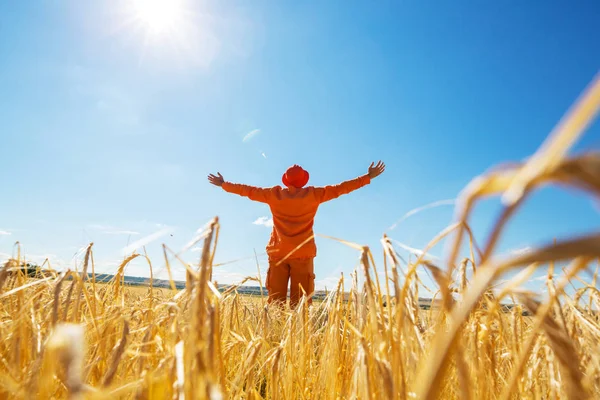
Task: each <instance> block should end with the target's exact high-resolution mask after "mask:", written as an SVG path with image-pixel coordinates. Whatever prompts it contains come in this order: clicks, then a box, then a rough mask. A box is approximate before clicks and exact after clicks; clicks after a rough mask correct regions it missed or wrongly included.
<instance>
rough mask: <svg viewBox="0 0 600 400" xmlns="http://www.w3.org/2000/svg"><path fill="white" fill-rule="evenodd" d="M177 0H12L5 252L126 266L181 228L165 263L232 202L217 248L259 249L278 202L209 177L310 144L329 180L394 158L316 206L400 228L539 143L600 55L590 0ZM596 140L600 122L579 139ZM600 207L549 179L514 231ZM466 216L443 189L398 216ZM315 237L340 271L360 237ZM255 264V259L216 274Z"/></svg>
mask: <svg viewBox="0 0 600 400" xmlns="http://www.w3.org/2000/svg"><path fill="white" fill-rule="evenodd" d="M172 3H173V4H176V5H177V4H178V7H181V9H179V10H177V9H175V10H168V9H167V10H158V12H154V13H153V10H148V9H144V8H143V6H139V5H136V4H138V3H136V1H133V0H131V1H125V0H120V1H92V0H90V1H74V0H72V1H58V0H55V1H50V0H46V1H18V2H15V1H12V2H2V4H0V132H1V133H0V135H1V138H2V141H1V143H2V168H1V169H0V182H2V187H3V191H2V196H0V231H2V232H1V233H2V234H1V235H0V252H1V253H4V254H5V255H6V254H10V253H11V252H12V245H13V243H14V242H15V241H16V240H19V241H20V242H21V243H22V245H23V248H24V250H25V252H26V254H27V255H28V256H29V257H30V258H31V259H33V260H38V261H39V260H41V259H42V258H44V257H46V256H47V257H50V259H51V261H53V263H54V265H55V266H56V267H58V266H60V265H62V266H69V265H71V266H73V265H74V264H73V260H72V258H73V255H74V254H75V252H76V251H77V249H79V248H81V247H82V246H85V245H86V243H88V242H89V241H93V242H94V243H95V245H94V249H95V256H96V264H97V267H98V269H99V270H102V271H105V272H114V271H115V270H116V264H115V263H116V262H118V260H119V259H120V258H122V256H123V254H122V249H123V248H124V247H125V245H126V244H127V243H128V242H133V241H136V240H139V239H142V238H144V237H145V236H147V235H150V234H152V233H154V232H157V231H160V230H162V229H165V228H170V229H171V231H170V233H168V234H166V235H164V236H162V237H161V238H160V239H158V240H157V241H154V242H152V243H150V244H149V245H148V246H147V248H148V251H149V253H150V255H151V256H152V257H153V259H154V266H155V268H156V270H160V269H161V267H162V265H163V263H162V258H161V256H160V254H161V253H160V243H162V242H165V243H167V244H168V245H169V246H170V247H171V248H173V249H180V248H181V247H182V246H183V245H184V244H185V243H186V242H187V241H188V240H189V239H190V238H191V237H193V235H194V232H195V231H196V229H198V228H199V227H201V226H202V225H204V224H205V223H206V222H207V221H208V220H209V219H210V218H211V217H213V216H214V215H218V216H219V217H220V218H221V222H222V232H221V236H220V246H219V250H218V254H217V261H221V262H222V261H227V260H234V259H238V258H245V257H249V256H252V255H253V251H254V249H257V252H258V253H263V248H264V246H265V244H266V242H267V240H268V235H269V229H268V228H267V227H265V226H261V225H255V224H253V222H254V221H256V220H257V219H259V218H260V217H263V216H265V217H266V216H268V209H267V208H266V207H265V206H262V205H260V204H257V203H251V202H249V201H246V200H245V199H242V198H237V197H234V196H232V195H228V194H226V193H224V192H221V191H219V190H218V189H216V188H214V187H211V186H209V185H208V184H207V182H206V179H205V177H206V175H207V174H208V173H210V172H216V171H220V172H221V173H223V175H224V176H225V178H226V179H228V180H230V181H234V182H241V183H248V184H255V185H269V186H272V185H276V184H278V183H279V180H280V177H281V174H282V172H283V171H284V170H285V168H286V167H287V166H289V165H291V164H294V163H299V164H301V165H303V166H304V167H305V168H306V169H308V170H309V171H310V172H311V177H312V184H316V185H323V184H328V183H337V182H339V181H341V180H345V179H349V178H353V177H355V176H358V175H360V174H363V173H364V172H366V169H367V167H368V165H369V163H370V162H371V161H374V160H378V159H383V160H384V161H385V162H386V163H387V164H388V170H387V172H386V174H385V175H383V176H382V177H381V178H379V179H378V180H376V181H374V182H373V184H372V185H371V186H369V187H367V188H365V189H363V190H361V191H359V192H356V193H354V194H351V195H349V196H347V197H344V198H341V199H338V200H337V201H335V202H332V203H329V204H327V205H324V206H323V207H322V208H321V210H320V213H319V215H318V216H317V222H316V231H317V233H322V234H326V235H331V236H336V237H340V238H344V239H347V240H349V241H353V242H357V243H361V244H368V245H371V246H372V247H373V249H374V251H375V252H376V253H377V254H380V252H381V250H380V249H381V248H380V246H379V243H378V241H379V239H380V238H381V235H382V234H383V233H384V232H385V231H386V229H387V228H388V227H390V226H391V225H392V224H393V223H394V222H395V221H397V220H398V219H399V218H400V217H401V216H402V215H404V214H405V213H406V212H408V211H409V210H411V209H413V208H415V207H418V206H421V205H424V204H427V203H430V202H434V201H438V200H445V199H452V198H455V197H456V196H457V194H458V193H459V191H460V190H461V189H462V188H463V187H464V186H465V185H466V184H467V183H468V182H469V180H470V179H471V178H473V177H474V176H476V175H477V174H480V173H482V172H483V171H485V170H486V169H487V168H489V167H490V166H492V165H494V164H496V163H499V162H503V161H507V160H521V159H523V158H524V157H526V156H528V155H530V154H531V153H533V152H534V151H535V149H536V148H537V147H538V145H539V144H540V143H541V142H542V140H543V139H544V138H545V137H546V135H547V134H548V132H549V131H550V130H551V129H552V127H553V126H554V125H555V123H556V122H557V121H558V120H559V119H560V117H561V116H562V115H563V113H564V112H565V111H566V109H567V108H568V107H569V105H570V104H571V103H572V102H573V101H574V100H575V99H576V98H577V96H578V95H579V94H580V93H581V91H582V90H583V88H584V87H585V86H586V85H587V84H588V83H589V82H590V81H591V79H592V78H593V77H594V75H595V74H596V72H597V71H598V68H599V67H600V51H598V50H599V47H598V21H599V20H600V3H598V2H597V1H593V0H589V1H580V2H577V3H576V4H575V3H572V2H571V3H569V2H566V1H563V2H559V1H553V2H541V1H480V0H478V1H466V0H465V1H448V0H439V1H417V0H402V1H400V0H398V1H377V2H366V1H365V2H359V1H353V2H347V1H344V2H342V1H333V0H332V1H305V2H291V1H230V2H217V1H202V2H197V1H194V2H192V1H191V0H189V1H186V0H175V1H173V2H172ZM182 10H183V12H181V11H182ZM254 130H259V131H258V133H256V134H254V135H253V136H252V137H251V138H250V139H249V140H247V141H243V138H244V137H245V136H246V135H248V134H249V133H250V132H252V131H254ZM599 139H600V127H599V124H598V123H596V124H595V125H594V126H592V128H591V129H590V130H589V131H588V132H587V134H586V136H585V138H584V139H583V140H582V141H581V142H580V143H579V144H578V146H577V147H578V148H579V149H582V148H590V147H596V148H597V147H598V144H599ZM595 207H596V206H595V205H594V204H592V203H591V202H590V200H589V199H587V198H584V197H583V196H581V195H579V194H574V193H564V192H559V191H556V190H552V189H548V190H545V191H543V192H541V193H540V194H538V195H536V196H534V197H533V198H532V199H531V200H530V201H529V202H528V203H527V205H526V207H524V209H523V210H522V212H521V213H520V214H519V215H518V216H517V217H516V218H515V219H514V221H513V223H512V224H511V225H510V226H509V229H508V231H507V232H506V236H505V237H504V239H503V241H502V247H501V250H502V251H510V250H513V249H519V248H523V247H525V246H532V245H536V244H539V243H543V242H545V241H549V240H552V239H553V238H554V237H562V236H564V235H568V234H571V233H574V232H584V231H591V230H593V229H594V228H597V227H598V223H599V222H600V215H599V213H598V209H597V208H595ZM497 211H498V202H497V201H495V200H491V201H486V202H485V203H483V204H482V205H481V206H480V207H478V208H477V212H476V213H475V215H474V217H473V220H472V224H473V227H474V229H475V230H476V234H477V236H478V238H479V240H480V241H481V240H483V239H484V238H485V237H486V233H487V231H488V228H489V226H490V225H489V224H490V222H491V220H492V218H493V217H494V215H495V213H496V212H497ZM451 220H452V207H451V206H442V207H438V208H435V209H431V210H428V211H425V212H423V213H420V214H417V215H415V216H413V217H411V218H408V219H407V220H405V221H403V222H402V223H401V224H400V225H399V226H398V227H397V228H396V229H394V230H392V231H389V232H388V233H389V234H390V236H391V237H393V238H394V239H396V240H398V241H400V242H402V243H405V244H406V245H409V246H412V247H415V248H422V247H423V246H425V244H426V243H427V242H428V241H429V239H431V238H432V237H433V236H434V235H435V234H436V233H437V232H438V231H440V230H442V229H443V228H444V227H445V226H447V225H448V224H449V223H450V222H451ZM171 234H172V235H173V236H171ZM318 246H319V257H318V258H317V261H316V273H317V282H318V285H319V286H323V285H325V284H327V286H328V287H332V286H334V283H333V282H335V281H337V277H339V274H340V272H344V273H345V275H346V276H348V273H349V272H350V271H352V269H353V267H354V265H355V264H356V262H357V260H358V254H357V253H356V251H354V250H352V249H350V248H347V247H345V246H343V245H340V244H338V243H334V242H331V241H328V240H326V239H319V240H318ZM433 253H434V254H441V253H442V248H436V249H435V250H434V251H433ZM184 258H185V259H188V260H194V259H196V258H198V253H194V252H188V253H186V254H185V255H184ZM260 260H261V266H262V268H263V272H264V270H265V269H266V263H265V257H260ZM144 268H145V267H144V266H141V265H137V266H133V267H132V268H131V269H130V270H128V273H129V274H134V275H135V274H146V273H147V272H145V269H144ZM178 271H179V272H178V277H182V276H183V275H182V271H183V269H182V268H180V267H179V268H178ZM255 273H256V266H255V263H254V261H252V260H245V261H240V262H238V263H234V264H230V265H227V266H225V267H222V268H220V269H219V271H218V273H217V275H216V277H217V278H218V279H219V280H220V281H221V282H228V281H229V282H231V281H236V280H239V279H240V277H241V276H246V275H252V274H255ZM162 276H164V274H162Z"/></svg>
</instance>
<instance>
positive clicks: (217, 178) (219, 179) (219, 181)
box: [208, 172, 225, 187]
mask: <svg viewBox="0 0 600 400" xmlns="http://www.w3.org/2000/svg"><path fill="white" fill-rule="evenodd" d="M208 181H209V182H210V183H212V184H213V185H215V186H219V187H221V186H223V183H225V179H224V178H223V175H221V173H220V172H217V175H213V174H210V175H208Z"/></svg>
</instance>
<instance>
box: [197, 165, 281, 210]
mask: <svg viewBox="0 0 600 400" xmlns="http://www.w3.org/2000/svg"><path fill="white" fill-rule="evenodd" d="M208 181H209V182H210V183H211V184H213V185H215V186H219V187H220V188H222V189H223V190H225V191H226V192H229V193H233V194H237V195H239V196H243V197H247V198H249V199H250V200H252V201H258V202H261V203H268V202H269V200H270V199H271V198H272V196H273V191H272V189H265V188H258V187H254V186H248V185H240V184H237V183H231V182H226V181H225V178H223V175H221V174H220V173H219V172H217V175H213V174H210V175H208Z"/></svg>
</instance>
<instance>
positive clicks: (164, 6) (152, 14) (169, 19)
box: [133, 0, 184, 34]
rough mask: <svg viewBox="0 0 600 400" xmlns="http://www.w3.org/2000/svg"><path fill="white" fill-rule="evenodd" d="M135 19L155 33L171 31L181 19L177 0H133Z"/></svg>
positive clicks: (181, 13) (179, 4) (181, 8)
mask: <svg viewBox="0 0 600 400" xmlns="http://www.w3.org/2000/svg"><path fill="white" fill-rule="evenodd" d="M133 6H134V9H135V15H136V19H138V20H139V21H140V22H141V23H142V24H143V25H144V26H145V27H146V29H148V30H149V31H150V32H152V33H155V34H160V33H165V32H168V31H172V30H173V29H175V28H176V27H177V25H178V24H179V23H180V22H181V21H182V20H183V12H184V9H183V4H182V3H181V1H179V0H133Z"/></svg>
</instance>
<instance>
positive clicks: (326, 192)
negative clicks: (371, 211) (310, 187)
mask: <svg viewBox="0 0 600 400" xmlns="http://www.w3.org/2000/svg"><path fill="white" fill-rule="evenodd" d="M369 183H371V178H370V177H369V175H363V176H360V177H358V178H356V179H352V180H349V181H346V182H342V183H340V184H338V185H330V186H325V187H320V188H315V196H316V198H317V201H318V202H319V203H325V202H326V201H329V200H333V199H336V198H338V197H340V196H342V195H344V194H348V193H350V192H353V191H355V190H357V189H360V188H361V187H363V186H366V185H368V184H369Z"/></svg>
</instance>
